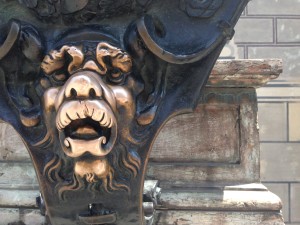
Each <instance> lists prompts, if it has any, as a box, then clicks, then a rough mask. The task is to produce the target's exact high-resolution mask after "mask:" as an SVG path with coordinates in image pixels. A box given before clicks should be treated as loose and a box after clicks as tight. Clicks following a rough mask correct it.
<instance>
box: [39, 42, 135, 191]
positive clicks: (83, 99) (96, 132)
mask: <svg viewBox="0 0 300 225" xmlns="http://www.w3.org/2000/svg"><path fill="white" fill-rule="evenodd" d="M96 49H97V50H96V57H94V59H92V57H88V59H85V55H84V53H82V52H81V51H80V50H79V49H78V48H77V47H74V46H71V47H70V46H63V47H62V48H61V49H60V50H59V51H56V50H55V51H52V52H50V53H49V55H48V56H46V57H45V59H44V61H43V63H42V69H43V70H44V72H45V73H46V75H48V76H49V77H50V78H55V76H57V77H64V78H65V81H64V82H63V84H62V85H61V86H57V87H50V88H48V89H47V90H46V91H45V93H44V101H43V102H44V112H45V113H44V117H45V121H48V122H46V125H47V126H48V127H49V129H48V130H52V134H55V135H56V137H54V138H56V139H57V140H58V142H59V144H60V152H58V153H57V155H56V156H55V159H54V160H50V162H49V163H48V164H47V165H46V166H45V171H46V175H48V176H49V177H50V179H52V180H55V179H54V178H51V176H52V173H53V171H54V170H61V168H62V167H63V164H67V163H64V161H69V162H70V161H71V162H72V163H71V164H72V166H73V168H72V170H73V176H72V177H73V178H72V179H73V180H72V183H71V184H69V186H70V187H73V186H74V183H76V182H79V183H81V184H84V183H90V184H93V183H96V184H100V186H101V185H102V186H103V185H104V189H106V190H107V189H109V188H110V189H114V188H115V189H117V188H118V187H124V186H125V185H123V184H118V183H117V182H113V180H114V179H115V177H114V176H115V174H116V170H118V168H117V167H118V165H119V164H121V165H122V164H123V167H124V168H126V167H127V168H128V170H129V171H131V172H133V173H134V174H136V171H137V170H138V167H139V160H138V159H137V158H136V157H134V156H132V155H131V154H130V153H129V152H128V150H127V149H125V152H124V154H123V155H122V151H124V149H123V150H120V149H122V148H121V147H120V146H121V144H120V143H119V142H120V141H121V140H122V136H124V134H128V132H126V130H127V129H128V127H127V126H128V124H130V123H131V122H132V120H133V118H134V114H135V105H134V100H133V96H132V94H131V91H130V89H129V88H128V87H126V85H124V81H125V79H126V76H128V75H129V74H130V72H131V59H130V57H129V56H128V55H127V54H126V53H125V52H123V51H121V50H120V49H118V48H115V47H113V46H111V45H109V44H107V43H99V44H98V46H97V48H96ZM66 57H69V58H71V61H69V62H68V63H67V62H66ZM65 67H67V71H68V75H66V74H63V75H61V74H60V73H61V72H62V70H63V68H65ZM119 111H122V113H119ZM51 118H54V119H51ZM53 128H54V129H53ZM125 139H128V138H125ZM62 153H63V154H62ZM114 155H117V156H116V157H115V158H118V157H119V158H120V159H119V162H117V163H113V162H111V161H112V160H111V159H112V158H113V157H114ZM62 156H63V157H62ZM57 158H58V159H57ZM108 158H110V159H108ZM69 164H70V163H69ZM53 168H55V169H53ZM55 174H56V176H58V174H59V171H57V172H55ZM62 179H63V178H62ZM67 186H68V185H67ZM75 186H78V185H75ZM65 189H66V188H65V187H64V190H65Z"/></svg>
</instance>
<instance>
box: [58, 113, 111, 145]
mask: <svg viewBox="0 0 300 225" xmlns="http://www.w3.org/2000/svg"><path fill="white" fill-rule="evenodd" d="M64 132H65V135H66V137H70V138H72V139H80V140H92V139H96V138H99V137H105V138H106V140H107V141H109V138H110V132H111V129H110V128H109V126H108V127H105V126H103V125H101V124H100V123H99V122H98V121H95V120H93V119H91V118H86V119H77V120H74V121H72V122H71V123H70V124H69V125H68V126H66V128H65V129H64Z"/></svg>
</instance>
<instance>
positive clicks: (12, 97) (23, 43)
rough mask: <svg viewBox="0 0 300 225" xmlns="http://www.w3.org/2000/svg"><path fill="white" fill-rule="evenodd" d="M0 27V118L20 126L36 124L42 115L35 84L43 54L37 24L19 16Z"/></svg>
mask: <svg viewBox="0 0 300 225" xmlns="http://www.w3.org/2000/svg"><path fill="white" fill-rule="evenodd" d="M0 31H1V34H0V86H1V87H0V88H1V95H0V106H2V107H1V109H0V111H1V114H0V115H1V119H3V120H5V121H7V122H9V123H12V124H14V125H15V126H17V127H19V126H25V127H32V126H36V125H37V124H38V123H39V116H40V115H39V114H40V110H39V109H40V102H39V99H38V96H37V94H36V90H35V86H36V82H37V81H38V80H39V79H38V78H39V72H40V62H41V58H42V41H41V37H40V35H39V33H38V31H37V30H36V29H35V28H34V27H32V26H30V25H27V24H23V23H21V22H19V21H17V20H12V21H10V22H9V23H8V24H6V25H4V26H2V27H0Z"/></svg>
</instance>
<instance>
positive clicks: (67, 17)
mask: <svg viewBox="0 0 300 225" xmlns="http://www.w3.org/2000/svg"><path fill="white" fill-rule="evenodd" d="M246 3H247V0H226V1H225V0H153V1H151V0H136V1H134V0H118V1H110V0H98V1H92V0H90V1H89V0H73V1H71V0H61V1H59V0H55V1H54V0H53V1H52V0H51V1H50V0H26V1H25V0H20V1H1V6H0V21H1V23H2V24H1V27H0V30H1V33H0V44H1V45H0V79H1V80H0V85H1V90H2V91H1V95H0V112H1V119H2V120H4V121H6V122H8V123H10V124H12V125H13V126H14V128H15V129H16V130H17V131H18V132H19V134H20V135H21V136H22V138H23V139H24V142H25V144H26V146H27V148H28V150H29V153H30V155H31V158H32V161H33V164H34V167H35V170H36V174H37V177H38V180H39V184H40V189H41V194H42V197H43V200H44V204H45V215H46V217H47V218H48V221H49V224H52V225H70V224H116V225H142V224H145V221H144V216H143V215H144V213H143V207H142V205H143V204H142V203H143V197H142V196H143V195H142V194H143V185H144V174H145V170H146V167H147V162H148V156H149V154H150V150H151V147H152V144H153V141H154V140H155V137H156V136H157V133H158V132H159V130H160V129H161V127H162V126H163V125H164V123H165V122H166V121H167V120H168V119H170V118H171V117H172V116H174V115H177V114H180V113H184V112H187V111H191V110H192V109H193V108H194V107H195V105H196V103H197V100H198V98H199V97H200V93H201V90H202V87H203V86H204V84H205V83H206V81H207V79H208V75H209V74H210V72H211V69H212V67H213V65H214V63H215V61H216V59H217V58H218V56H219V53H220V51H221V50H222V48H223V46H224V44H225V43H226V41H227V40H228V39H230V38H231V37H232V35H233V26H234V25H235V24H236V22H237V20H238V18H239V16H240V14H241V12H242V10H243V8H244V7H245V5H246ZM166 148H167V146H166ZM183 151H184V149H183Z"/></svg>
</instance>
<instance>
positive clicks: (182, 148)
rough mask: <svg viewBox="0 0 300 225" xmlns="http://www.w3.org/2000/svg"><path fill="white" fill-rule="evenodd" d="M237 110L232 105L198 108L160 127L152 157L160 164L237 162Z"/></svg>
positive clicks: (199, 106) (210, 105) (222, 104)
mask: <svg viewBox="0 0 300 225" xmlns="http://www.w3.org/2000/svg"><path fill="white" fill-rule="evenodd" d="M239 121H240V120H239V108H238V105H235V104H225V103H222V102H221V103H219V104H217V103H212V104H200V105H198V107H197V108H196V110H195V112H194V113H190V114H185V115H180V116H177V117H175V118H173V119H171V120H170V121H168V122H167V124H166V125H165V126H164V127H163V129H162V130H161V132H160V133H159V135H158V137H157V139H156V141H155V144H154V146H153V150H152V153H151V159H152V161H159V162H166V161H167V162H178V161H179V162H191V161H198V162H215V163H221V162H227V163H233V162H237V161H238V160H239V140H240V137H239Z"/></svg>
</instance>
